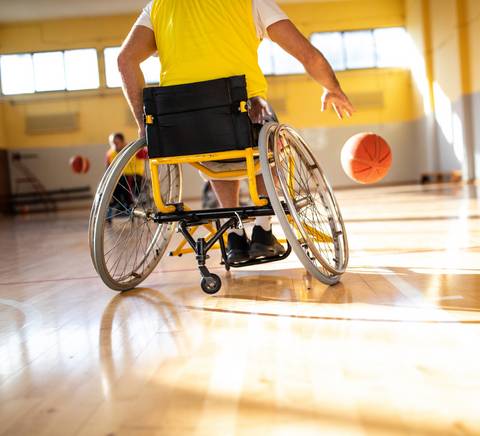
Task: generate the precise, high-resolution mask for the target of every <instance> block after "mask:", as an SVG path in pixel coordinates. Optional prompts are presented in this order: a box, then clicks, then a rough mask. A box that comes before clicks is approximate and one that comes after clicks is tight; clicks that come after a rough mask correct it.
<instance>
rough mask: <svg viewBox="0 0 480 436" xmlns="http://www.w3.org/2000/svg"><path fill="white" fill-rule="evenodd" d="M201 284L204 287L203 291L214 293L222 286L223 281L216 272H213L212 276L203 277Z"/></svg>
mask: <svg viewBox="0 0 480 436" xmlns="http://www.w3.org/2000/svg"><path fill="white" fill-rule="evenodd" d="M200 286H201V287H202V290H203V292H205V293H207V294H210V295H213V294H216V293H217V292H218V291H219V290H220V288H221V287H222V281H221V280H220V277H218V276H217V275H216V274H212V275H211V276H210V277H203V278H202V281H201V282H200Z"/></svg>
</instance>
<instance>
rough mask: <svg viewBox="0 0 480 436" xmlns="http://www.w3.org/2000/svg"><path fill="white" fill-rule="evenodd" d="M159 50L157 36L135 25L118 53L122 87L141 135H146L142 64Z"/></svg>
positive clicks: (143, 27) (147, 29) (145, 28)
mask: <svg viewBox="0 0 480 436" xmlns="http://www.w3.org/2000/svg"><path fill="white" fill-rule="evenodd" d="M156 51H157V45H156V43H155V36H154V33H153V31H152V30H151V29H149V28H148V27H145V26H133V28H132V30H131V31H130V33H129V34H128V36H127V38H126V39H125V41H124V42H123V44H122V48H121V50H120V54H119V55H118V70H119V71H120V75H121V76H122V89H123V93H124V94H125V98H126V99H127V101H128V104H129V106H130V109H131V111H132V113H133V115H134V117H135V120H136V122H137V125H138V135H139V137H143V136H145V127H144V125H143V88H144V87H145V79H144V77H143V73H142V70H141V69H140V64H141V63H142V62H143V61H144V60H146V59H148V58H149V57H150V56H152V55H153V54H154V53H155V52H156Z"/></svg>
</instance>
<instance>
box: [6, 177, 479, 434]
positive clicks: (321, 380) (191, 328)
mask: <svg viewBox="0 0 480 436" xmlns="http://www.w3.org/2000/svg"><path fill="white" fill-rule="evenodd" d="M337 196H338V199H339V201H340V204H341V206H342V209H343V212H344V216H345V219H346V221H347V230H348V232H349V237H350V244H351V262H350V268H349V271H348V273H347V274H346V275H345V276H344V279H343V281H342V283H341V284H339V285H337V286H335V287H331V288H328V287H326V286H324V285H322V284H321V283H318V282H312V283H310V282H309V280H308V277H306V276H305V274H304V272H303V270H302V268H301V267H300V265H299V263H298V262H297V261H296V260H295V259H294V258H293V256H292V257H291V258H289V259H288V260H287V261H284V262H282V263H276V264H269V265H264V266H258V267H254V268H250V269H248V270H241V271H240V270H237V271H233V272H232V273H231V274H226V273H225V272H224V271H223V270H222V268H221V267H220V266H219V265H218V257H217V256H216V255H214V256H212V259H211V260H210V261H209V264H210V265H212V266H213V268H212V270H213V271H215V272H216V273H218V274H221V276H222V279H223V283H224V285H223V289H222V291H221V292H220V293H219V294H218V295H216V296H207V295H205V294H203V293H202V292H201V291H200V289H199V278H198V273H197V271H196V270H195V265H194V262H193V259H192V258H191V257H189V256H185V257H183V258H180V259H175V260H174V259H172V258H166V259H165V260H164V261H163V262H162V263H161V264H160V266H159V267H158V268H157V270H156V271H155V273H154V274H152V275H151V277H150V278H149V279H148V280H147V281H146V282H145V283H144V286H143V287H142V288H140V289H137V290H135V291H132V292H128V293H125V294H116V293H114V292H113V291H109V290H108V289H106V288H105V287H104V286H103V285H102V283H101V281H100V280H99V279H98V278H97V277H96V274H95V272H94V270H93V267H92V266H91V264H90V259H89V254H88V248H87V235H86V229H87V228H86V226H87V218H88V213H86V212H84V211H82V212H71V213H63V214H57V215H51V216H34V217H19V218H16V219H10V220H3V221H0V232H1V236H0V241H1V247H2V253H1V256H2V261H1V264H0V356H1V358H0V434H2V435H3V434H5V435H7V434H8V435H62V436H64V435H164V434H165V435H178V434H185V435H187V434H188V435H190V434H195V435H231V434H245V435H270V434H272V435H273V434H274V435H318V434H325V435H331V434H348V435H350V434H351V435H356V434H372V435H397V434H398V435H400V434H409V435H411V434H422V435H423V434H425V435H440V434H441V435H447V434H452V435H453V434H480V419H479V417H480V402H479V401H478V398H479V396H480V376H479V374H480V352H479V351H478V350H479V349H480V347H479V340H480V267H479V265H480V219H479V217H480V210H479V207H480V206H479V205H478V191H477V188H476V187H461V186H460V187H458V186H450V185H439V186H427V187H423V188H422V187H417V186H399V187H390V188H375V189H367V190H351V191H341V192H339V193H338V194H337Z"/></svg>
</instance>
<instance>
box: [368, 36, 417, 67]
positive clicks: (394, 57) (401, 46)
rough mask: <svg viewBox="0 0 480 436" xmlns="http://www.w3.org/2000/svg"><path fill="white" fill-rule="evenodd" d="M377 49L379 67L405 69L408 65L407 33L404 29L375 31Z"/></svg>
mask: <svg viewBox="0 0 480 436" xmlns="http://www.w3.org/2000/svg"><path fill="white" fill-rule="evenodd" d="M373 37H374V38H375V46H376V48H377V66H379V67H405V66H407V65H408V52H409V50H408V48H409V45H408V40H407V33H406V32H405V29H403V28H402V27H392V28H388V29H375V30H374V31H373Z"/></svg>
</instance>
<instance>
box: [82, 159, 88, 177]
mask: <svg viewBox="0 0 480 436" xmlns="http://www.w3.org/2000/svg"><path fill="white" fill-rule="evenodd" d="M89 169H90V161H89V160H88V158H86V157H84V158H83V167H82V173H83V174H85V173H88V170H89Z"/></svg>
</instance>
